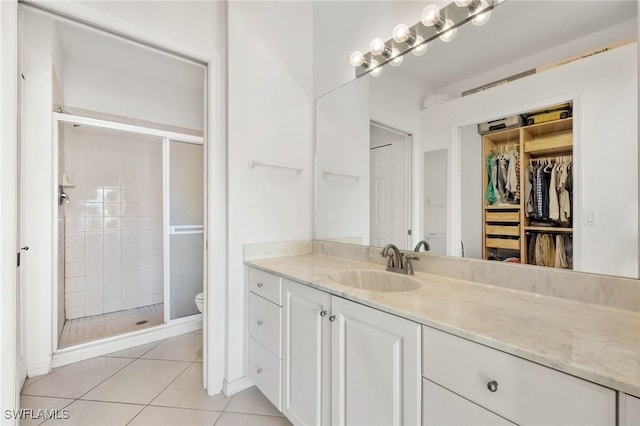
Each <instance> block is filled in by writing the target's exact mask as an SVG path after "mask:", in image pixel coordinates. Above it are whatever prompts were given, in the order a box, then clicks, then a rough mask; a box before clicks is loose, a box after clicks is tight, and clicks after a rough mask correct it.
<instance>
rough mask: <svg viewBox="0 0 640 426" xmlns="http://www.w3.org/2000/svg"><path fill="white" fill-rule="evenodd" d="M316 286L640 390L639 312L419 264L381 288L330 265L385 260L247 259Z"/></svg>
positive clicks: (342, 267) (589, 377)
mask: <svg viewBox="0 0 640 426" xmlns="http://www.w3.org/2000/svg"><path fill="white" fill-rule="evenodd" d="M246 263H247V264H248V265H250V266H253V267H257V268H259V269H263V270H266V271H269V272H273V273H276V274H278V275H282V276H283V277H284V278H289V279H291V280H294V281H297V282H300V283H303V284H307V285H309V286H311V287H316V288H318V289H321V290H323V291H327V292H329V293H331V294H335V295H337V296H340V297H343V298H346V299H350V300H353V301H355V302H358V303H361V304H364V305H369V306H372V307H375V308H377V309H380V310H382V311H385V312H389V313H391V314H395V315H398V316H401V317H404V318H407V319H409V320H412V321H416V322H418V323H421V324H424V325H427V326H431V327H434V328H437V329H440V330H443V331H446V332H449V333H452V334H455V335H457V336H460V337H463V338H466V339H469V340H472V341H474V342H478V343H481V344H484V345H487V346H490V347H492V348H495V349H499V350H501V351H504V352H507V353H510V354H513V355H516V356H519V357H521V358H524V359H527V360H530V361H533V362H536V363H538V364H542V365H545V366H548V367H551V368H554V369H556V370H559V371H563V372H565V373H568V374H572V375H574V376H577V377H580V378H582V379H585V380H589V381H592V382H594V383H598V384H600V385H603V386H606V387H609V388H612V389H615V390H619V391H622V392H625V393H627V394H630V395H634V396H636V397H640V313H638V312H633V311H627V310H621V309H613V308H608V307H603V306H599V305H592V304H587V303H582V302H574V301H571V300H566V299H560V298H555V297H550V296H543V295H539V294H535V293H530V292H526V291H520V290H512V289H507V288H504V287H497V286H492V285H487V284H479V283H474V282H470V281H464V280H458V279H452V278H446V277H441V276H437V275H431V274H425V273H420V272H416V273H415V275H413V276H412V278H414V279H416V280H417V281H419V282H420V284H421V287H420V288H418V289H416V290H411V291H406V292H377V291H367V290H361V289H356V288H352V287H347V286H344V285H341V284H338V283H336V282H334V281H331V280H330V279H329V278H328V277H327V274H328V273H330V272H335V271H341V270H349V269H371V270H380V271H383V270H384V268H383V267H381V266H378V265H374V264H370V263H362V262H356V261H352V260H348V259H341V258H336V257H328V256H320V255H318V254H306V255H298V256H288V257H278V258H269V259H259V260H251V261H246Z"/></svg>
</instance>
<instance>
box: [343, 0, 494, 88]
mask: <svg viewBox="0 0 640 426" xmlns="http://www.w3.org/2000/svg"><path fill="white" fill-rule="evenodd" d="M503 1H505V0H469V1H466V0H458V1H456V2H455V3H450V4H448V5H447V6H445V7H443V8H442V9H438V7H437V6H434V5H430V6H427V7H426V8H425V9H424V11H423V13H422V17H421V21H420V22H418V23H417V24H415V25H413V26H412V27H408V29H407V28H406V27H407V26H406V25H404V24H400V25H397V26H396V27H395V28H394V30H393V37H392V38H390V39H389V40H387V41H386V42H383V40H382V39H374V40H373V41H372V42H371V46H370V48H371V49H372V50H370V51H368V52H366V53H361V52H358V51H356V52H353V53H352V54H351V57H350V62H351V64H352V65H353V66H354V67H355V68H356V77H360V76H363V75H365V74H368V73H371V75H374V76H375V75H379V74H380V73H381V72H382V67H383V66H384V65H386V64H387V63H391V64H392V65H394V66H398V65H400V64H401V63H402V57H403V55H404V54H406V53H407V52H412V53H414V54H415V55H416V56H420V55H422V54H423V53H424V52H425V51H426V49H427V43H429V42H430V41H432V40H434V39H435V38H437V37H440V38H441V39H442V40H443V41H451V40H453V38H454V37H455V35H456V31H457V28H458V27H460V26H461V25H464V24H466V23H467V22H473V23H474V24H475V25H482V24H484V23H485V22H487V20H488V18H489V16H490V14H491V10H492V9H493V8H495V7H496V6H497V5H498V4H500V3H502V2H503Z"/></svg>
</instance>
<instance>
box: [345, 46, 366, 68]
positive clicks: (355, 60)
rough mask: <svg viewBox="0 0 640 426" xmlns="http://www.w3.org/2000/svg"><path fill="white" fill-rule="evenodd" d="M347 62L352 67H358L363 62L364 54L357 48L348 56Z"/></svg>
mask: <svg viewBox="0 0 640 426" xmlns="http://www.w3.org/2000/svg"><path fill="white" fill-rule="evenodd" d="M349 62H350V63H351V65H353V66H354V67H359V66H360V65H362V64H364V55H363V54H362V52H360V51H359V50H356V51H355V52H353V53H352V54H351V56H350V57H349Z"/></svg>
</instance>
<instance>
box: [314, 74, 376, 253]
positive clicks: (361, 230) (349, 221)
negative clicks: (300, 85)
mask: <svg viewBox="0 0 640 426" xmlns="http://www.w3.org/2000/svg"><path fill="white" fill-rule="evenodd" d="M369 83H370V77H363V78H361V79H358V80H356V81H354V82H351V83H349V84H347V85H345V86H342V87H341V88H339V89H338V90H334V91H333V92H331V93H328V94H326V95H324V96H322V97H320V98H318V100H317V101H316V170H315V175H316V187H315V193H316V201H315V218H314V224H315V228H314V238H320V239H340V240H345V239H348V240H349V241H354V242H355V241H358V243H359V244H366V245H368V244H369V209H370V205H369V193H370V180H369V173H370V171H369V145H370V141H369V139H370V138H369ZM324 170H329V171H335V172H339V173H347V174H351V175H355V176H360V179H358V180H355V179H351V178H348V177H344V176H335V175H327V176H324V175H323V173H322V172H323V171H324ZM353 237H357V238H356V239H352V238H353Z"/></svg>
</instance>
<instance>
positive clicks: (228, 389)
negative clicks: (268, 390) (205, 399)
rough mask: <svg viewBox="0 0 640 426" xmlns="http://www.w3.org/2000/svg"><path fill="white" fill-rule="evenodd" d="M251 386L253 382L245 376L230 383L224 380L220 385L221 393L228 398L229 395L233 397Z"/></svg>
mask: <svg viewBox="0 0 640 426" xmlns="http://www.w3.org/2000/svg"><path fill="white" fill-rule="evenodd" d="M251 386H253V382H252V381H251V379H249V378H248V377H247V376H244V377H240V378H239V379H237V380H234V381H232V382H227V381H226V380H225V381H224V383H223V384H222V393H223V394H224V395H225V396H227V397H229V396H231V395H235V394H237V393H238V392H240V391H243V390H245V389H247V388H250V387H251Z"/></svg>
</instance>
